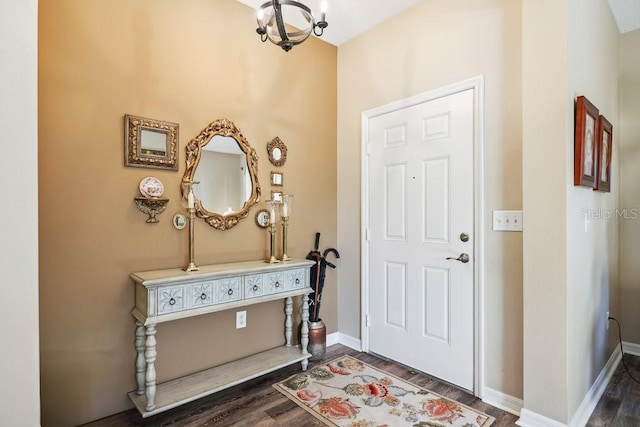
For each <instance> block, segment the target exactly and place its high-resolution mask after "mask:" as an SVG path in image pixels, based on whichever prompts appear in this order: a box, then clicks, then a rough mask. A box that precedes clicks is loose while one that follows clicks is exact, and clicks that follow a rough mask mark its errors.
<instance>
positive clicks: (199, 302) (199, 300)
mask: <svg viewBox="0 0 640 427" xmlns="http://www.w3.org/2000/svg"><path fill="white" fill-rule="evenodd" d="M213 289H214V284H213V282H202V283H194V284H192V285H189V296H190V299H189V307H194V308H195V307H206V306H208V305H212V304H213V303H214V302H215V300H214V293H213Z"/></svg>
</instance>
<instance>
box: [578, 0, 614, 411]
mask: <svg viewBox="0 0 640 427" xmlns="http://www.w3.org/2000/svg"><path fill="white" fill-rule="evenodd" d="M568 17H569V19H568V47H569V48H568V55H567V56H568V67H569V69H568V74H567V75H568V87H567V100H568V102H567V114H566V129H567V141H568V143H567V144H566V148H567V157H566V158H567V166H566V177H567V179H566V181H567V206H566V208H567V210H566V216H567V219H566V221H567V337H568V340H567V349H568V351H567V360H568V364H567V365H568V371H567V372H568V378H569V381H568V393H569V394H568V399H569V400H568V416H569V419H571V418H572V417H574V414H575V413H576V411H577V409H578V407H579V406H580V404H581V403H582V400H583V398H584V397H585V395H586V394H587V392H588V391H589V388H590V387H591V385H592V384H593V382H594V381H595V379H596V378H597V376H598V374H600V372H601V371H602V368H603V367H604V365H605V363H606V362H607V360H608V358H609V356H610V355H611V353H612V351H613V350H614V347H615V343H616V342H615V338H616V335H617V334H616V329H615V325H614V327H613V328H611V329H609V330H607V328H606V323H607V321H606V317H607V314H606V313H607V311H609V310H611V312H612V313H614V316H615V313H617V312H618V305H617V300H618V299H617V295H618V288H619V284H618V240H619V239H618V228H619V226H618V225H619V221H618V218H617V216H616V215H611V216H610V217H607V216H603V217H601V218H600V219H589V220H585V216H586V212H609V213H614V214H615V212H616V208H618V194H619V191H620V179H619V171H620V167H619V164H618V152H617V150H618V146H619V145H618V140H617V138H616V136H614V142H613V155H612V159H613V164H612V166H611V171H612V181H611V186H612V187H611V192H609V193H604V192H601V191H592V190H591V189H589V188H583V187H576V186H574V185H573V154H574V148H573V141H574V117H573V108H574V104H573V101H574V99H575V97H576V96H579V95H585V96H586V97H587V98H588V99H589V100H590V101H591V102H592V103H593V104H594V105H595V106H596V107H597V108H598V109H599V111H600V114H602V115H603V116H605V117H606V118H607V119H608V120H609V121H610V122H611V124H612V125H613V127H614V129H617V128H618V123H619V121H618V40H619V36H620V33H619V31H618V27H617V25H616V22H615V19H614V18H613V15H612V14H611V11H610V9H609V6H608V4H607V3H606V2H604V1H600V0H589V1H584V0H571V1H570V2H569V12H568ZM596 218H597V217H596ZM607 218H608V219H607Z"/></svg>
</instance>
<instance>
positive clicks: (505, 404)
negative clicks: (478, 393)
mask: <svg viewBox="0 0 640 427" xmlns="http://www.w3.org/2000/svg"><path fill="white" fill-rule="evenodd" d="M482 401H483V402H484V403H487V404H489V405H491V406H495V407H496V408H500V409H502V410H504V411H507V412H510V413H512V414H513V415H518V416H519V415H520V411H521V410H522V407H523V406H524V402H523V401H522V399H518V398H517V397H513V396H510V395H508V394H504V393H502V392H499V391H498V390H494V389H492V388H489V387H485V388H484V389H483V391H482Z"/></svg>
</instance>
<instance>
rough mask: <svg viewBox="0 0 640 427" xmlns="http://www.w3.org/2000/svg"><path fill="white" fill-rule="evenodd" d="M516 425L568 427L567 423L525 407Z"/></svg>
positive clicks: (521, 426) (526, 426) (527, 426)
mask: <svg viewBox="0 0 640 427" xmlns="http://www.w3.org/2000/svg"><path fill="white" fill-rule="evenodd" d="M516 425H517V426H520V427H567V425H566V424H563V423H560V422H558V421H556V420H552V419H551V418H547V417H545V416H544V415H540V414H537V413H535V412H533V411H530V410H528V409H524V408H522V410H521V411H520V419H519V420H518V421H516Z"/></svg>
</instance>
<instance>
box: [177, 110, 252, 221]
mask: <svg viewBox="0 0 640 427" xmlns="http://www.w3.org/2000/svg"><path fill="white" fill-rule="evenodd" d="M186 158H187V159H186V162H187V167H186V170H185V172H184V177H183V178H182V197H183V199H184V198H185V197H186V188H185V183H187V182H192V181H199V182H200V184H199V185H198V188H197V190H196V199H197V200H196V203H195V208H196V215H197V216H198V217H200V218H203V219H204V220H205V221H206V222H207V224H209V225H210V226H212V227H213V228H215V229H217V230H228V229H230V228H232V227H234V226H236V225H237V224H238V222H240V220H241V219H244V218H246V217H247V215H248V214H249V211H250V209H251V207H252V206H253V205H255V204H256V203H257V202H258V201H259V200H260V194H261V189H260V184H259V182H258V155H257V154H256V150H255V149H254V148H253V147H251V145H250V144H249V141H247V139H246V138H245V137H244V135H243V134H242V132H241V131H240V129H238V127H237V126H236V125H235V124H234V123H233V122H232V121H231V120H228V119H220V120H216V121H215V122H213V123H211V124H209V126H207V127H206V128H204V129H203V130H202V132H200V134H199V135H198V136H196V137H195V138H193V139H192V140H191V141H190V142H189V143H188V144H187V147H186Z"/></svg>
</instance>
